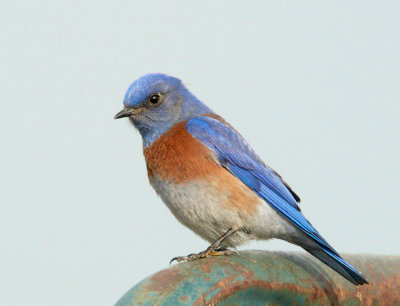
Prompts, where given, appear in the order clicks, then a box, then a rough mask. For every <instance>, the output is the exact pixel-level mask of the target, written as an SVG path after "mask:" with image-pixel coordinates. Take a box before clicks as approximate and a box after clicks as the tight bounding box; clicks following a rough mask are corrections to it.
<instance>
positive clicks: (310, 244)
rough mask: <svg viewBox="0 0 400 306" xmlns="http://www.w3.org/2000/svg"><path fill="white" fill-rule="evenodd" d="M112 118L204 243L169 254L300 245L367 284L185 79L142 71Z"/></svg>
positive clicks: (190, 257)
mask: <svg viewBox="0 0 400 306" xmlns="http://www.w3.org/2000/svg"><path fill="white" fill-rule="evenodd" d="M123 104H124V107H123V109H122V110H121V111H120V112H118V113H117V114H116V115H115V117H114V118H115V119H119V118H125V117H127V118H129V120H130V122H131V123H132V124H133V126H134V127H135V128H136V129H137V130H138V131H139V133H140V135H141V137H142V141H143V154H144V158H145V161H146V166H147V174H148V179H149V182H150V184H151V185H152V187H153V188H154V189H155V191H156V193H157V194H158V195H159V197H160V198H161V199H162V200H163V202H164V203H165V204H166V205H167V207H168V208H169V210H170V211H171V212H172V214H173V215H174V216H175V217H176V218H177V219H178V221H180V222H181V223H182V224H183V225H185V226H186V227H188V228H189V229H191V230H192V231H193V232H195V233H196V234H197V235H199V236H200V237H202V238H203V239H205V240H206V241H208V242H209V243H210V246H209V247H208V248H207V249H206V250H204V251H202V252H199V253H192V254H189V255H187V256H178V257H175V258H173V259H172V260H171V262H172V261H175V260H176V261H177V262H181V261H193V260H198V259H201V258H205V257H208V256H219V255H226V256H228V255H232V254H233V253H235V252H236V247H237V246H240V245H242V244H244V243H246V242H249V241H251V240H269V239H281V240H285V241H287V242H289V243H292V244H294V245H297V246H300V247H302V248H303V249H304V250H305V251H307V252H309V253H310V254H312V255H313V256H315V257H316V258H318V259H319V260H320V261H322V262H323V263H324V264H326V265H327V266H329V267H330V268H332V269H333V270H335V271H336V272H337V273H339V274H340V275H342V276H343V277H344V278H346V279H347V280H349V281H350V282H352V283H353V284H354V285H363V284H368V281H367V280H366V278H365V277H364V276H363V275H362V274H361V272H359V271H358V270H357V269H356V268H354V267H353V266H351V265H350V264H349V263H347V262H346V261H345V260H344V259H343V258H342V257H341V256H340V255H339V254H338V253H337V252H336V251H335V250H334V249H333V247H332V246H330V245H329V244H328V242H327V241H326V240H325V239H324V238H323V237H322V236H321V235H320V234H319V233H318V231H317V230H316V229H315V228H314V227H313V226H312V225H311V223H310V222H309V221H308V220H307V219H306V218H305V217H304V215H303V214H302V212H301V210H300V207H299V203H300V197H299V196H298V195H297V194H296V193H295V192H294V191H293V189H292V188H291V187H290V186H289V185H288V184H287V183H286V182H285V181H284V180H283V179H282V177H281V176H280V175H279V174H278V173H277V172H276V171H275V170H273V169H272V168H271V167H269V166H267V165H266V164H265V163H264V162H263V161H262V159H261V158H260V157H259V156H258V155H257V154H256V153H255V151H254V150H253V149H252V148H251V146H250V145H249V143H248V142H247V141H246V140H245V139H244V137H243V136H241V134H239V132H238V131H237V130H236V129H235V128H234V127H233V126H232V125H230V124H229V123H228V122H227V121H225V120H224V119H223V118H222V117H221V116H219V115H218V114H216V113H215V112H214V111H213V110H212V109H211V108H209V107H208V106H207V105H206V104H204V103H203V102H201V101H200V100H199V99H198V98H197V97H196V96H195V95H194V94H192V93H191V92H190V91H189V90H188V89H187V87H186V86H185V85H184V84H183V82H182V81H181V80H180V79H178V78H176V77H173V76H169V75H166V74H162V73H150V74H146V75H144V76H142V77H140V78H138V79H137V80H136V81H134V82H133V83H132V84H131V85H130V86H129V88H128V89H127V91H126V94H125V97H124V100H123Z"/></svg>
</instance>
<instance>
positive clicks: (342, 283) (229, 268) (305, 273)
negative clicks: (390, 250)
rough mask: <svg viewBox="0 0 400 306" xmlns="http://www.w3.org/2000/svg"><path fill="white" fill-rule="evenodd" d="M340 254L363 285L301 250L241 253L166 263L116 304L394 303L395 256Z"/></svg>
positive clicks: (398, 299)
mask: <svg viewBox="0 0 400 306" xmlns="http://www.w3.org/2000/svg"><path fill="white" fill-rule="evenodd" d="M344 258H345V259H346V260H347V261H348V262H350V263H351V264H353V265H354V266H355V267H357V268H358V269H359V270H360V271H362V273H363V274H364V276H365V277H366V278H367V279H368V281H369V282H370V284H369V285H364V286H358V287H356V286H354V285H353V284H351V283H350V282H348V281H347V280H345V279H344V278H343V277H341V276H340V275H338V274H337V273H335V272H334V271H332V270H330V269H329V268H327V267H325V266H324V265H323V264H321V263H319V262H318V261H317V260H316V259H314V258H313V257H312V256H310V255H308V254H305V253H283V252H264V251H241V252H240V254H239V255H232V256H218V257H211V258H206V259H201V260H198V261H194V262H189V263H180V264H177V265H172V266H170V267H169V268H167V269H165V270H162V271H160V272H157V273H155V274H153V275H151V276H149V277H147V278H146V279H144V280H143V281H141V282H140V283H138V284H137V285H136V286H134V287H133V288H132V289H131V290H129V291H128V292H127V293H126V294H125V295H124V296H123V297H122V298H121V299H120V300H119V301H118V302H117V304H116V305H117V306H127V305H400V256H374V255H365V256H364V255H348V256H344Z"/></svg>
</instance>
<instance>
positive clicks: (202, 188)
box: [150, 177, 297, 247]
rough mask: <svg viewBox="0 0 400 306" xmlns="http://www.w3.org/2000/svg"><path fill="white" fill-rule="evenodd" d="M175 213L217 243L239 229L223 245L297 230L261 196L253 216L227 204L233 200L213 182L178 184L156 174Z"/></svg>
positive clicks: (162, 194) (159, 191)
mask: <svg viewBox="0 0 400 306" xmlns="http://www.w3.org/2000/svg"><path fill="white" fill-rule="evenodd" d="M150 183H151V185H152V186H153V188H154V189H155V190H156V192H157V194H158V195H159V196H160V197H161V199H162V200H163V201H164V202H165V204H166V205H167V206H168V208H169V209H170V210H171V212H172V213H173V214H174V216H175V217H176V218H177V219H178V220H179V221H180V222H181V223H182V224H184V225H185V226H187V227H188V228H190V229H191V230H192V231H194V232H195V233H196V234H198V235H199V236H201V237H202V238H203V239H205V240H207V241H209V242H214V241H215V240H217V239H218V238H219V237H220V236H221V235H222V234H224V233H225V232H226V231H228V230H229V229H230V228H236V229H238V232H237V233H235V234H234V235H232V236H231V237H230V238H228V239H227V240H226V241H225V242H224V244H223V246H225V247H233V246H238V245H240V244H243V243H244V242H246V241H248V240H250V239H270V238H281V239H285V240H287V239H286V237H289V236H291V235H293V234H295V233H296V232H297V230H296V229H295V228H294V227H293V226H292V225H291V224H289V223H288V222H287V221H286V220H284V219H283V217H281V216H280V215H279V214H278V213H277V212H276V211H275V210H274V209H273V208H272V207H271V206H270V205H269V204H267V203H266V202H264V200H262V199H261V198H260V202H259V205H257V210H256V211H255V212H254V213H253V214H252V215H249V214H247V213H245V211H244V210H242V209H240V203H236V204H238V205H230V206H226V205H224V202H226V201H227V200H231V199H230V197H229V195H226V194H224V193H223V192H221V190H220V189H218V188H217V186H216V185H214V184H212V183H203V182H191V183H185V184H174V183H170V182H166V181H165V180H159V179H157V177H153V178H152V179H151V181H150Z"/></svg>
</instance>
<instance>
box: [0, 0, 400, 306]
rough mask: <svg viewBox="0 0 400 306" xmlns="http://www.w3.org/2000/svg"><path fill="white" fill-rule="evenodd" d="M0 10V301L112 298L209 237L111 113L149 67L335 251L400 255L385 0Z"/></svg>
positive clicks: (44, 4)
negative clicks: (165, 192) (272, 182)
mask: <svg viewBox="0 0 400 306" xmlns="http://www.w3.org/2000/svg"><path fill="white" fill-rule="evenodd" d="M0 11H1V19H0V23H1V33H0V37H1V38H0V39H1V48H0V62H1V70H0V96H1V112H0V119H1V125H0V129H1V150H0V158H1V165H0V167H1V177H0V197H1V198H0V199H1V203H0V204H1V206H0V242H1V252H0V269H1V271H0V288H1V290H0V304H1V305H110V304H113V303H115V302H116V301H117V300H118V299H119V298H120V297H121V296H122V295H123V294H124V293H125V292H126V291H127V290H128V289H129V288H130V287H132V286H133V285H134V284H136V283H137V282H138V281H139V280H141V279H143V278H144V277H146V276H148V275H149V274H151V273H154V272H156V271H158V270H160V269H163V268H166V267H167V266H168V262H169V260H170V259H171V258H172V257H174V256H177V255H186V254H188V253H190V252H195V251H201V250H202V249H204V248H205V247H207V243H206V242H205V241H203V240H201V239H200V238H199V237H197V236H196V235H195V234H193V233H192V232H191V231H190V230H188V229H186V228H185V227H183V226H182V225H181V224H179V223H178V221H176V220H175V218H174V217H173V215H172V214H171V213H170V212H169V211H168V209H167V208H166V206H165V205H164V204H163V203H162V201H161V200H160V199H159V198H158V197H157V196H156V194H155V192H154V191H153V190H152V189H151V187H150V186H149V184H148V180H147V176H146V168H145V163H144V159H143V156H142V148H141V146H142V143H141V139H140V136H139V134H138V133H137V132H136V131H135V130H134V128H133V127H132V126H131V125H130V124H129V122H128V120H118V121H115V120H113V116H114V115H115V113H117V112H118V111H119V110H120V109H121V108H122V99H123V96H124V93H125V90H126V89H127V87H128V86H129V84H130V83H131V82H132V81H133V80H135V79H136V78H137V77H139V76H141V75H143V74H146V73H149V72H164V73H168V74H171V75H174V76H177V77H179V78H181V79H182V80H183V81H184V83H185V84H187V86H188V87H189V89H190V90H192V92H194V94H195V95H197V96H198V97H199V98H200V99H201V100H202V101H204V102H205V103H206V104H208V105H209V106H210V107H211V108H213V109H214V110H215V111H216V112H218V113H219V114H221V115H222V116H223V117H225V118H226V119H227V120H228V121H229V122H230V123H231V124H233V125H234V126H235V127H236V128H237V129H238V130H239V131H240V132H241V133H242V134H243V135H244V136H245V137H246V138H247V139H248V141H249V142H250V143H251V144H252V146H253V147H254V149H255V150H256V151H257V152H258V154H259V155H260V156H261V157H262V158H263V159H264V161H265V162H266V163H267V164H269V165H270V166H272V167H273V168H275V169H276V170H277V171H278V172H279V173H280V174H281V175H282V176H283V177H284V179H285V180H286V181H288V182H289V184H290V185H291V186H292V187H293V188H294V190H295V191H296V192H297V193H298V194H299V195H300V196H301V198H302V204H301V208H302V211H303V212H304V214H305V215H306V217H307V218H308V219H309V220H310V221H311V222H312V224H313V225H314V226H315V227H316V228H317V229H318V230H319V231H320V233H322V235H323V236H324V237H325V238H326V239H327V240H328V241H329V242H330V243H331V244H332V245H333V246H334V247H335V248H336V249H337V250H338V251H339V252H345V253H346V252H351V253H378V254H400V238H399V217H400V212H399V210H400V208H399V206H400V203H399V183H400V165H399V163H400V135H399V134H400V124H399V119H400V106H399V102H400V2H399V1H350V2H349V1H346V2H345V1H99V0H97V1H85V2H83V1H12V2H11V1H2V2H1V4H0ZM244 248H247V249H251V248H257V249H266V250H267V249H283V250H298V248H296V247H295V246H291V245H289V244H287V243H284V242H254V243H251V244H249V245H247V246H245V247H244Z"/></svg>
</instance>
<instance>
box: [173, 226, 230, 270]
mask: <svg viewBox="0 0 400 306" xmlns="http://www.w3.org/2000/svg"><path fill="white" fill-rule="evenodd" d="M236 231H237V229H233V228H231V229H229V230H228V231H227V232H226V233H225V234H223V235H222V236H221V237H219V238H218V239H217V240H216V241H215V242H214V243H212V244H211V245H210V246H209V247H208V248H207V249H206V250H205V251H202V252H200V253H197V254H189V255H187V256H178V257H174V258H172V259H171V261H170V263H172V262H173V261H174V260H176V261H177V262H181V261H193V260H197V259H200V258H205V257H207V256H208V255H210V256H220V255H231V254H232V253H234V251H230V250H227V249H223V248H220V247H219V246H220V245H221V243H222V242H223V241H224V240H225V239H226V238H228V237H229V236H231V235H232V234H234V233H236Z"/></svg>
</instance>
